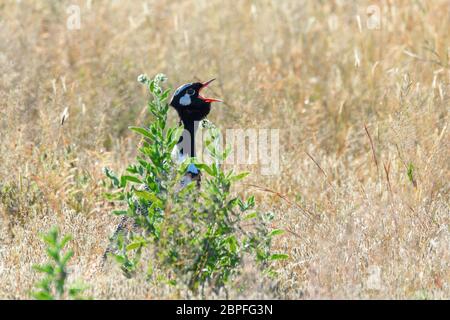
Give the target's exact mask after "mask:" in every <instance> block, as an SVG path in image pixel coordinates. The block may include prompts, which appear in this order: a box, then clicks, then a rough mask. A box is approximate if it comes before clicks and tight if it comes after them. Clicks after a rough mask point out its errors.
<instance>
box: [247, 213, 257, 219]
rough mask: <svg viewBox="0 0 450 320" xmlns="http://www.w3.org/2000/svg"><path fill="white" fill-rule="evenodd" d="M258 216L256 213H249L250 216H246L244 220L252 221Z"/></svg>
mask: <svg viewBox="0 0 450 320" xmlns="http://www.w3.org/2000/svg"><path fill="white" fill-rule="evenodd" d="M257 216H258V214H257V213H256V212H253V213H249V214H248V215H246V216H245V217H244V220H251V219H254V218H256V217H257Z"/></svg>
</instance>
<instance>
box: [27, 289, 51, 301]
mask: <svg viewBox="0 0 450 320" xmlns="http://www.w3.org/2000/svg"><path fill="white" fill-rule="evenodd" d="M31 295H32V296H33V298H35V299H37V300H54V299H55V298H54V297H53V296H52V295H51V294H50V293H49V292H44V291H39V292H32V293H31Z"/></svg>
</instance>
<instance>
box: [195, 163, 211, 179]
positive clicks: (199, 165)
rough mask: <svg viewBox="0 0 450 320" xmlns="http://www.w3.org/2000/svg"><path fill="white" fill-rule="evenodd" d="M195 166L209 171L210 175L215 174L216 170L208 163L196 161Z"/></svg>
mask: <svg viewBox="0 0 450 320" xmlns="http://www.w3.org/2000/svg"><path fill="white" fill-rule="evenodd" d="M195 166H196V167H197V168H198V169H199V170H203V171H205V172H207V173H208V174H209V175H210V176H214V171H213V169H212V168H211V167H210V166H208V165H207V164H204V163H196V164H195Z"/></svg>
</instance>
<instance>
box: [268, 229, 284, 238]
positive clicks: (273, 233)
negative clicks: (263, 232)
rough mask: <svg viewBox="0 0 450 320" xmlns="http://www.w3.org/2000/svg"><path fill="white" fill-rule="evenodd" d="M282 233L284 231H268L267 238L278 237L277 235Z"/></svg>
mask: <svg viewBox="0 0 450 320" xmlns="http://www.w3.org/2000/svg"><path fill="white" fill-rule="evenodd" d="M283 233H284V230H281V229H274V230H272V231H270V233H269V237H273V236H278V235H280V234H283Z"/></svg>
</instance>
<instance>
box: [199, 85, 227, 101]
mask: <svg viewBox="0 0 450 320" xmlns="http://www.w3.org/2000/svg"><path fill="white" fill-rule="evenodd" d="M214 80H216V79H211V80H209V81H206V82H203V83H202V86H201V88H200V89H199V90H198V97H199V98H200V99H202V100H203V101H205V102H222V100H219V99H213V98H205V97H202V96H201V95H200V91H202V90H203V89H204V88H206V87H207V86H208V85H209V84H210V83H211V82H213V81H214Z"/></svg>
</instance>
